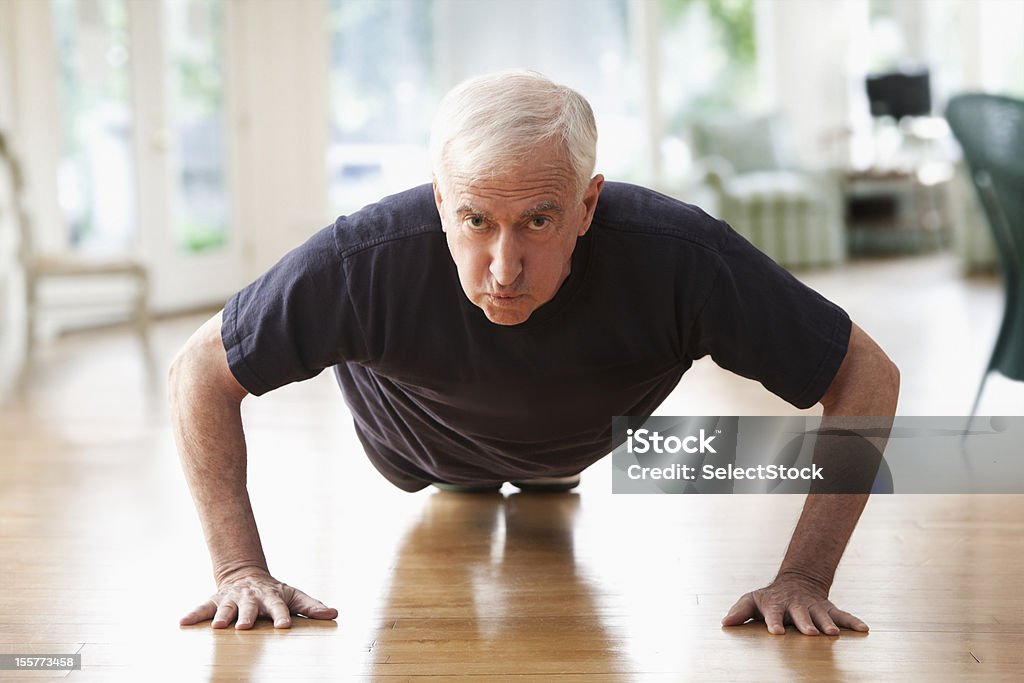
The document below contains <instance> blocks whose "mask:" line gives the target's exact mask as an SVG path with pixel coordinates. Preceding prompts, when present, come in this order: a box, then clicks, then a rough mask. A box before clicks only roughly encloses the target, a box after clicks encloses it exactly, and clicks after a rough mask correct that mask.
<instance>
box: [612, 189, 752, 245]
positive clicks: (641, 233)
mask: <svg viewBox="0 0 1024 683" xmlns="http://www.w3.org/2000/svg"><path fill="white" fill-rule="evenodd" d="M594 226H595V227H597V228H598V232H599V233H601V234H603V235H605V236H608V237H614V238H618V239H620V240H623V241H627V242H628V241H630V237H633V238H635V240H636V241H643V242H650V241H655V242H660V243H662V244H664V245H665V247H666V248H673V247H677V248H684V249H686V248H694V249H699V250H708V251H712V252H715V253H720V252H721V251H723V250H724V249H725V248H727V246H728V244H729V241H730V239H731V233H732V229H731V228H730V227H729V226H728V225H726V224H725V223H724V222H723V221H720V220H717V219H715V218H713V217H711V216H709V215H708V214H707V213H706V212H705V211H704V210H702V209H701V208H699V207H697V206H695V205H693V204H688V203H686V202H683V201H680V200H678V199H674V198H672V197H669V196H667V195H664V194H661V193H660V192H655V191H654V190H650V189H648V188H645V187H641V186H639V185H632V184H630V183H621V182H606V183H605V185H604V189H603V190H602V191H601V197H600V199H598V202H597V210H596V211H595V213H594Z"/></svg>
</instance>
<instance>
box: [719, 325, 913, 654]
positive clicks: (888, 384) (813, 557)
mask: <svg viewBox="0 0 1024 683" xmlns="http://www.w3.org/2000/svg"><path fill="white" fill-rule="evenodd" d="M899 385H900V374H899V370H898V369H897V368H896V366H895V364H893V362H892V361H891V360H890V359H889V357H888V356H886V354H885V352H884V351H882V349H881V348H880V347H879V346H878V344H876V343H875V342H874V340H872V339H871V337H869V336H868V335H867V334H865V333H864V331H863V330H862V329H860V328H859V327H858V326H857V325H856V324H853V325H852V328H851V331H850V341H849V344H848V347H847V352H846V357H845V358H844V359H843V362H842V364H841V365H840V366H839V370H838V372H837V373H836V376H835V378H834V379H833V380H832V384H831V385H830V386H829V388H828V391H827V392H825V395H824V396H823V397H822V398H821V404H822V405H823V406H824V414H823V418H822V426H827V425H828V423H829V419H830V418H832V419H835V418H840V417H843V416H878V417H889V418H891V417H892V416H894V415H895V414H896V403H897V399H898V397H899ZM869 440H870V441H872V442H873V443H872V445H873V446H875V448H876V449H877V450H878V452H879V453H881V452H882V451H883V450H884V448H885V441H886V439H885V437H873V438H871V439H869ZM867 500H868V494H867V493H852V494H825V493H812V494H810V495H808V496H807V501H806V502H805V503H804V509H803V512H802V513H801V515H800V521H799V522H797V526H796V529H795V530H794V531H793V538H792V539H791V540H790V543H789V549H788V550H787V551H786V556H785V558H784V559H783V561H782V566H781V567H780V569H779V573H778V576H776V577H775V580H774V581H772V583H771V584H770V585H768V586H766V587H764V588H761V589H759V590H756V591H753V592H751V593H747V594H746V595H744V596H743V597H741V598H740V599H739V600H738V601H737V602H736V604H735V605H733V606H732V609H730V610H729V613H728V614H727V615H726V616H725V618H724V619H722V624H723V625H725V626H735V625H738V624H742V623H744V622H746V621H747V620H749V619H764V621H765V625H766V626H767V627H768V631H769V632H770V633H773V634H776V635H782V634H784V633H785V632H786V629H785V625H784V624H786V623H792V624H793V625H794V626H796V628H797V629H799V630H800V632H801V633H803V634H805V635H818V634H819V633H825V634H827V635H838V634H839V628H840V627H842V628H848V629H853V630H855V631H867V630H868V626H867V624H865V623H864V622H863V621H861V620H860V619H858V618H857V617H855V616H853V615H852V614H850V613H849V612H845V611H843V610H841V609H839V608H837V607H836V606H835V605H833V604H832V602H831V601H830V600H829V599H828V594H829V589H830V588H831V586H832V579H833V578H834V576H835V572H836V567H837V566H838V565H839V559H840V558H841V557H842V555H843V551H844V550H845V549H846V544H847V542H848V541H849V540H850V535H851V534H852V533H853V529H854V527H856V526H857V520H858V519H859V518H860V515H861V512H862V511H863V510H864V505H865V504H866V503H867Z"/></svg>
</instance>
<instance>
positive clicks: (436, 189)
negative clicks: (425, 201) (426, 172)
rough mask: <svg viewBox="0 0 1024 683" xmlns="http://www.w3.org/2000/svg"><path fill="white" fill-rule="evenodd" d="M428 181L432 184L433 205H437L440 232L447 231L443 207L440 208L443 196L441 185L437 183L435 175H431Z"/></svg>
mask: <svg viewBox="0 0 1024 683" xmlns="http://www.w3.org/2000/svg"><path fill="white" fill-rule="evenodd" d="M430 182H431V184H432V185H433V186H434V206H436V207H437V215H438V216H439V217H440V219H441V232H447V231H446V230H445V227H444V209H442V208H441V204H443V203H444V198H443V197H442V196H441V187H440V186H439V185H438V183H437V176H436V175H435V176H431V181H430Z"/></svg>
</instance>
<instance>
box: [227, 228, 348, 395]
mask: <svg viewBox="0 0 1024 683" xmlns="http://www.w3.org/2000/svg"><path fill="white" fill-rule="evenodd" d="M221 339H222V341H223V343H224V348H225V349H226V351H227V358H228V366H229V367H230V368H231V372H232V373H233V374H234V376H235V379H237V380H238V382H239V384H241V385H242V386H243V387H244V388H245V389H246V390H247V391H248V392H249V393H251V394H254V395H257V396H259V395H260V394H264V393H266V392H268V391H271V390H273V389H276V388H278V387H281V386H284V385H285V384H288V383H290V382H298V381H302V380H305V379H309V378H310V377H314V376H315V375H317V374H319V373H320V371H321V370H323V369H324V368H326V367H330V366H333V365H336V364H338V363H340V362H343V361H347V360H358V359H360V358H361V357H362V355H363V348H364V344H363V343H362V333H361V331H360V326H359V324H358V320H357V319H356V315H355V312H354V310H353V306H352V304H351V299H350V296H349V291H348V283H347V278H346V277H345V270H344V262H343V261H342V259H341V258H339V252H338V249H337V246H336V243H335V240H334V227H333V226H332V227H328V228H325V229H323V230H321V231H320V232H318V233H316V234H315V235H313V236H312V237H311V238H310V239H309V240H308V241H306V242H305V243H304V244H302V245H301V246H299V247H297V248H296V249H294V250H292V251H291V252H289V253H288V254H286V255H285V256H284V258H282V259H281V260H280V261H278V262H277V263H276V264H275V265H274V266H273V267H271V268H270V270H268V271H267V272H265V273H264V274H263V275H261V276H260V277H259V278H258V279H256V281H255V282H253V283H252V284H250V285H249V286H247V287H245V288H244V289H242V290H241V291H240V292H238V293H237V294H235V295H234V296H232V297H231V298H230V299H229V300H228V302H227V304H226V305H225V306H224V313H223V317H222V319H221Z"/></svg>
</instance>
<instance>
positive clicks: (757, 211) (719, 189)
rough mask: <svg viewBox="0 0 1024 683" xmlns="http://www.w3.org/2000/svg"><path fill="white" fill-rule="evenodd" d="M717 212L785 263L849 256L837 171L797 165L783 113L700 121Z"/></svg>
mask: <svg viewBox="0 0 1024 683" xmlns="http://www.w3.org/2000/svg"><path fill="white" fill-rule="evenodd" d="M691 138H692V144H693V148H694V153H695V156H696V157H697V160H698V161H697V165H698V168H699V173H700V174H701V175H702V176H703V180H704V182H705V183H707V184H708V186H709V187H710V188H711V189H712V191H713V192H714V193H715V196H716V198H717V200H718V209H717V211H718V215H719V216H720V217H721V218H722V219H723V220H724V221H726V222H727V223H729V224H730V225H731V226H732V227H733V229H734V230H736V231H737V232H738V233H740V234H741V235H743V236H744V237H746V238H747V239H748V240H750V242H751V243H752V244H753V245H754V246H756V247H757V248H758V249H760V250H761V251H763V252H764V253H766V254H767V255H768V256H770V257H771V258H772V259H774V260H775V261H776V262H777V263H779V264H780V265H782V266H786V267H806V266H822V265H832V264H835V263H839V262H841V261H843V260H844V259H845V258H846V241H845V231H844V224H843V201H842V191H841V187H842V186H841V180H840V178H839V176H838V174H834V173H830V172H826V171H822V172H811V171H808V170H804V169H800V168H797V167H796V165H795V164H794V163H793V161H792V158H791V155H790V149H789V147H788V145H787V144H786V141H785V135H784V130H783V128H782V123H781V121H780V120H779V119H778V117H777V116H774V115H762V116H757V117H750V118H744V119H733V120H725V121H717V120H716V121H702V122H698V123H696V124H694V125H693V126H692V130H691Z"/></svg>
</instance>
